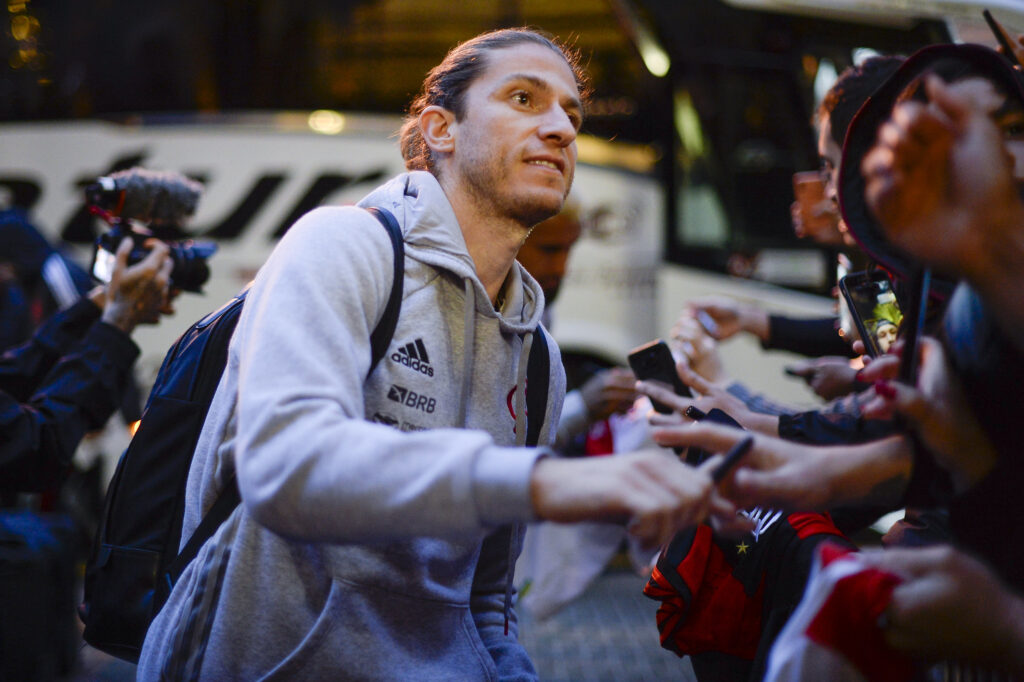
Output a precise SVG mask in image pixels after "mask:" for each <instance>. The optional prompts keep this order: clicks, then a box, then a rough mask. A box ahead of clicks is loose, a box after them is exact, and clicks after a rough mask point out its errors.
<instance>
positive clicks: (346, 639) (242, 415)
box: [138, 172, 565, 680]
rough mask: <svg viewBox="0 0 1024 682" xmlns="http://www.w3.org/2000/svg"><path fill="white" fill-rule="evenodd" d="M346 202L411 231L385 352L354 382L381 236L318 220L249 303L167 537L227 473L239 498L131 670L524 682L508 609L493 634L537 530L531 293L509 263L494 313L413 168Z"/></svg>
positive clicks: (442, 203) (374, 302) (435, 199)
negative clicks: (529, 366) (530, 396)
mask: <svg viewBox="0 0 1024 682" xmlns="http://www.w3.org/2000/svg"><path fill="white" fill-rule="evenodd" d="M361 205H364V206H380V207H382V208H386V209H388V210H389V211H391V212H392V213H393V214H394V215H395V217H396V218H397V219H398V222H399V224H400V225H401V226H402V231H403V233H404V235H405V249H406V256H405V280H404V293H403V302H402V309H401V314H400V316H399V321H398V326H397V329H396V330H395V334H394V337H393V339H392V342H391V345H390V347H389V348H388V351H387V354H386V355H385V357H384V359H383V360H382V361H381V362H380V364H379V365H378V366H377V368H376V369H375V370H374V372H373V373H372V374H371V375H370V377H369V378H368V379H367V378H366V374H367V371H368V370H369V365H370V344H369V336H370V332H371V330H372V329H373V327H374V326H375V325H376V324H377V322H378V320H379V318H380V317H381V315H382V313H383V310H384V306H385V303H386V301H387V297H388V294H389V293H390V287H391V284H390V283H391V280H392V265H391V264H392V258H393V257H392V249H391V245H390V242H389V240H388V236H387V233H386V232H385V231H384V230H383V229H382V228H381V226H380V224H379V223H378V222H377V221H376V219H374V218H373V217H372V216H371V215H369V214H368V213H367V212H366V211H364V210H362V209H360V208H354V207H347V208H320V209H316V210H315V211H313V212H311V213H309V214H307V215H306V216H304V217H303V218H302V219H301V220H299V221H298V222H297V223H296V224H295V226H294V227H292V229H291V230H289V232H288V233H287V234H286V235H285V237H284V238H283V239H282V240H281V242H280V244H278V246H277V248H275V250H274V252H273V253H272V254H271V256H270V258H269V259H268V261H267V263H266V264H265V265H264V267H263V268H262V269H261V270H260V272H259V274H258V275H257V277H256V280H255V282H254V284H253V287H252V290H251V291H250V292H249V294H248V300H247V301H246V304H245V308H244V311H243V313H242V316H241V318H240V320H239V323H238V328H237V330H236V332H235V335H234V338H233V339H232V342H231V347H230V350H229V355H228V364H227V368H226V370H225V372H224V376H223V378H222V379H221V382H220V385H219V387H218V389H217V392H216V395H215V396H214V399H213V402H212V404H211V407H210V412H209V416H208V417H207V420H206V423H205V425H204V427H203V431H202V434H201V435H200V439H199V444H198V446H197V450H196V455H195V459H194V460H193V463H192V467H191V470H190V472H189V480H188V488H187V500H186V510H185V521H184V528H183V530H182V537H183V538H185V539H187V538H188V536H189V535H190V534H191V533H192V531H193V529H194V528H195V527H196V525H197V524H198V522H199V520H200V519H201V518H202V516H203V514H204V513H205V512H206V511H207V510H208V509H209V507H210V506H211V505H212V504H213V502H214V500H215V499H216V497H217V495H218V494H219V493H220V490H221V489H222V488H223V486H224V484H225V481H227V480H229V478H230V476H231V474H232V473H237V478H238V484H239V489H240V491H241V496H242V504H241V505H240V506H239V508H238V509H236V510H235V512H234V514H233V515H232V516H231V518H230V519H229V520H228V521H227V522H225V523H224V524H223V525H222V526H221V528H220V529H219V530H218V531H217V533H216V534H215V535H214V537H213V538H211V539H210V541H208V542H207V543H206V544H205V545H204V546H203V548H202V549H201V550H200V552H199V554H198V556H197V557H196V559H195V560H194V561H193V562H192V563H191V564H190V565H189V566H188V568H187V569H186V570H185V572H184V573H183V575H182V576H181V578H180V580H179V581H178V583H177V584H176V586H175V588H174V590H173V591H172V593H171V596H170V598H169V599H168V601H167V604H166V605H165V606H164V608H163V609H162V610H161V612H160V613H159V614H158V615H157V617H156V619H155V620H154V621H153V624H152V626H151V627H150V629H149V632H148V634H147V637H146V642H145V646H144V648H143V651H142V657H141V660H140V663H139V669H138V670H139V673H138V674H139V679H146V680H149V679H157V678H159V677H160V676H161V675H162V676H164V677H165V678H168V679H181V678H186V677H188V678H191V677H193V676H197V677H200V678H203V679H216V680H220V679H239V680H243V679H244V680H255V679H260V678H264V677H266V678H270V679H288V680H291V679H345V680H355V679H360V680H362V679H365V680H391V679H416V680H434V679H438V680H440V679H459V680H494V679H534V678H535V676H536V675H535V673H534V671H533V668H532V666H531V664H530V662H529V659H528V658H527V657H526V655H525V652H524V651H523V650H522V648H521V647H520V646H519V645H518V643H517V641H516V634H517V629H516V626H515V625H516V624H515V619H514V617H513V619H512V622H511V629H510V631H509V634H508V635H507V636H506V635H505V634H504V632H503V630H504V625H505V609H504V606H505V597H506V585H507V582H508V579H509V566H510V562H512V563H514V561H515V558H516V556H517V555H518V551H519V546H520V544H521V533H520V532H519V530H518V528H519V527H518V526H513V525H512V524H519V523H521V522H525V521H529V520H531V518H532V512H531V505H530V498H529V479H530V472H531V469H532V467H533V464H534V462H535V460H536V459H537V457H538V456H540V455H541V454H542V453H543V452H545V450H544V449H541V448H522V447H514V444H515V443H516V442H517V440H516V438H517V436H516V434H517V433H519V434H524V432H525V424H524V423H523V412H524V410H523V409H521V408H520V409H518V413H519V416H520V419H519V420H518V421H519V423H518V424H517V419H516V415H515V413H516V411H517V407H518V406H519V403H521V395H520V394H521V392H520V391H518V390H517V385H521V384H523V383H525V382H524V372H525V360H526V353H525V351H526V350H527V349H526V348H524V346H528V344H529V339H530V338H531V333H532V332H533V331H534V330H535V329H536V328H537V326H538V324H539V321H540V317H541V314H542V312H543V303H542V301H543V294H542V293H541V290H540V287H539V286H538V285H537V283H536V282H535V281H534V280H533V279H532V278H531V277H530V276H529V275H528V274H526V272H525V271H524V270H523V269H522V268H521V267H520V266H519V265H518V264H516V265H515V267H513V269H512V272H511V274H510V275H509V279H508V281H507V283H506V295H505V302H504V305H503V307H502V310H501V312H500V314H499V313H497V312H495V310H494V309H493V307H492V306H491V303H490V301H489V298H488V296H487V294H486V292H485V290H484V288H483V285H482V284H481V283H480V281H479V280H478V279H477V277H476V275H475V270H474V266H473V261H472V259H471V258H470V256H469V254H468V252H467V251H466V246H465V242H464V240H463V237H462V232H461V231H460V229H459V226H458V223H457V222H456V219H455V215H454V213H453V211H452V208H451V206H450V204H449V203H448V200H447V198H446V197H445V195H444V192H443V191H442V190H441V187H440V185H439V184H438V183H437V181H436V179H435V178H434V177H433V176H432V175H430V174H429V173H424V172H413V173H408V174H403V175H401V176H398V177H397V178H395V179H393V180H392V181H390V182H388V183H387V184H385V185H384V186H382V187H380V188H378V189H377V190H375V191H374V192H372V193H371V194H370V195H369V196H368V197H366V199H364V200H363V202H361ZM524 339H525V340H526V341H525V342H524ZM549 352H550V364H551V368H552V369H551V378H550V389H551V390H550V395H549V399H548V401H547V414H546V415H545V419H544V424H545V426H544V429H543V430H542V433H541V442H545V443H546V442H550V440H551V438H552V437H553V431H552V429H551V428H550V425H551V424H553V423H556V422H557V415H558V414H559V412H560V410H561V402H562V395H563V393H564V387H565V377H564V373H563V371H562V369H561V367H562V366H561V360H560V357H559V354H558V349H557V347H555V344H554V343H549ZM521 369H522V371H520V370H521ZM460 427H464V428H460ZM521 440H522V436H520V442H521Z"/></svg>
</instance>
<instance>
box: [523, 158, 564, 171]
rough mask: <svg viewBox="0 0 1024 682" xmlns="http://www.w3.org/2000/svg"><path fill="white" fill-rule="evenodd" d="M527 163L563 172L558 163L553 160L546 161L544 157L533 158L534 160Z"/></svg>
mask: <svg viewBox="0 0 1024 682" xmlns="http://www.w3.org/2000/svg"><path fill="white" fill-rule="evenodd" d="M527 163H528V164H529V165H531V166H541V167H542V168H550V169H551V170H553V171H557V172H559V173H561V172H562V169H561V168H559V167H558V164H557V163H555V162H553V161H545V160H543V159H533V160H530V161H527Z"/></svg>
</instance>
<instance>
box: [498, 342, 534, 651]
mask: <svg viewBox="0 0 1024 682" xmlns="http://www.w3.org/2000/svg"><path fill="white" fill-rule="evenodd" d="M532 348H533V332H527V333H526V334H524V335H523V348H522V350H521V351H520V352H519V367H518V368H517V371H516V387H517V389H518V390H516V445H518V446H519V447H523V446H524V445H526V430H527V425H526V370H527V367H528V366H529V364H530V350H531V349H532ZM521 526H522V524H519V523H515V524H512V531H511V532H510V533H509V537H508V569H507V570H506V573H505V635H506V636H507V635H508V620H509V617H510V616H511V614H512V582H513V581H514V580H515V573H516V554H515V549H516V541H517V540H518V538H519V536H520V535H521V533H522V528H521Z"/></svg>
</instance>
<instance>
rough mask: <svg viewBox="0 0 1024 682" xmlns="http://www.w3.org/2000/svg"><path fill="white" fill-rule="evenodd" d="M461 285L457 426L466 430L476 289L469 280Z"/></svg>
mask: <svg viewBox="0 0 1024 682" xmlns="http://www.w3.org/2000/svg"><path fill="white" fill-rule="evenodd" d="M462 284H463V287H464V289H465V291H466V296H465V301H466V308H465V314H464V316H463V332H462V338H463V341H462V389H461V390H460V392H459V421H458V424H459V426H461V427H462V428H466V415H467V414H468V412H469V387H470V386H471V385H472V383H473V351H474V346H475V344H476V289H475V288H474V287H473V282H472V281H471V280H470V279H469V278H466V279H464V280H462Z"/></svg>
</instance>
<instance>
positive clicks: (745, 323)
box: [740, 307, 771, 342]
mask: <svg viewBox="0 0 1024 682" xmlns="http://www.w3.org/2000/svg"><path fill="white" fill-rule="evenodd" d="M740 326H741V327H742V328H743V329H744V330H745V331H747V332H749V333H751V334H753V335H754V336H756V337H757V338H759V339H760V340H761V341H762V342H766V341H768V337H769V335H770V332H771V325H770V323H769V319H768V313H767V312H765V311H764V310H761V309H760V308H753V307H751V308H743V309H742V310H741V312H740Z"/></svg>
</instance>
